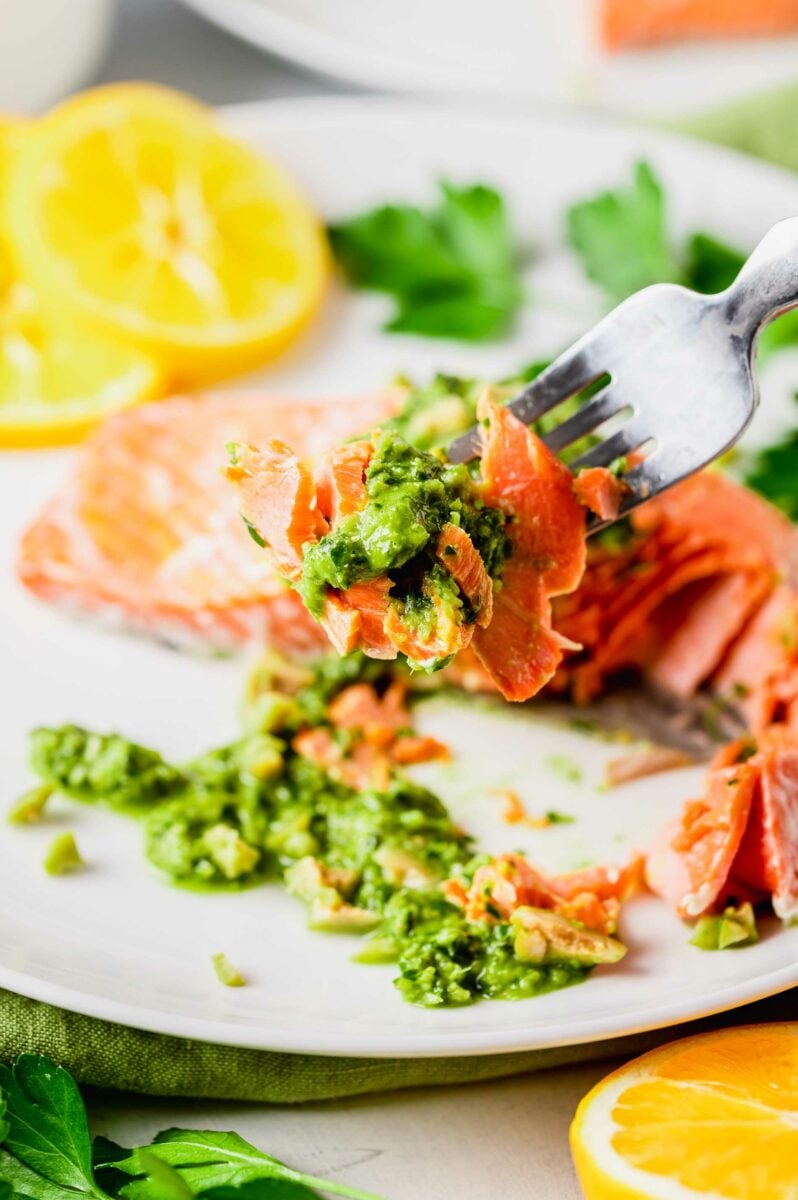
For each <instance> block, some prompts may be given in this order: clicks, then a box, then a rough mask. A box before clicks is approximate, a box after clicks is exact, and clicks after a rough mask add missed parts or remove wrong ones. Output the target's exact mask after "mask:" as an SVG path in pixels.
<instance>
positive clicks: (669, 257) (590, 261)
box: [566, 162, 681, 304]
mask: <svg viewBox="0 0 798 1200" xmlns="http://www.w3.org/2000/svg"><path fill="white" fill-rule="evenodd" d="M566 226H567V231H568V240H569V242H570V244H571V246H572V247H573V249H574V250H575V251H576V253H577V254H578V255H579V257H580V258H581V260H582V266H583V267H584V270H585V274H586V275H587V277H588V279H590V280H592V282H593V283H596V284H598V286H599V287H601V288H602V289H603V290H604V291H605V292H606V293H607V296H608V297H609V299H610V300H612V301H613V303H616V304H617V303H619V302H620V301H621V300H625V299H626V297H627V296H629V295H630V294H631V293H632V292H636V291H639V289H640V288H643V287H647V286H648V285H649V284H650V283H662V282H666V281H674V282H675V281H677V280H679V279H680V277H681V271H680V267H679V263H678V261H677V259H676V257H675V256H674V254H673V252H672V250H671V247H670V244H669V240H668V231H667V226H666V220H665V197H664V193H663V190H662V186H661V184H660V182H659V180H658V179H657V177H656V176H655V174H654V172H653V170H652V169H651V167H650V166H649V165H648V163H645V162H640V163H637V165H636V166H635V170H634V178H633V180H632V183H631V185H630V186H628V187H621V188H617V189H615V190H613V191H606V192H600V193H599V195H597V196H594V197H592V198H591V199H587V200H582V201H580V202H579V203H577V204H573V205H571V207H570V208H569V209H568V211H567V213H566Z"/></svg>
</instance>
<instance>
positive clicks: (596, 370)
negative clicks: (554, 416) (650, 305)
mask: <svg viewBox="0 0 798 1200" xmlns="http://www.w3.org/2000/svg"><path fill="white" fill-rule="evenodd" d="M604 373H605V368H604V367H603V366H602V365H600V359H599V354H598V353H597V343H596V333H595V331H593V333H590V334H587V335H586V336H585V337H583V338H581V339H580V340H579V341H578V342H576V343H575V345H573V346H571V347H570V349H568V350H566V351H564V353H562V354H561V355H560V356H559V358H556V359H555V360H554V362H553V363H551V365H550V366H548V367H546V370H545V371H541V373H540V375H538V376H537V378H536V379H533V380H532V382H531V383H530V384H528V385H527V387H525V388H524V390H523V391H522V392H521V393H520V395H518V396H516V398H515V399H514V400H511V401H510V403H509V405H508V408H509V409H510V411H511V412H512V413H513V414H514V415H515V416H516V417H518V419H519V421H523V422H524V424H525V425H531V424H533V423H534V422H535V421H538V420H539V419H540V418H541V417H542V416H545V414H546V413H547V412H549V411H550V410H551V409H552V408H555V407H556V406H557V405H558V404H561V403H562V402H563V400H567V399H568V397H569V396H573V395H574V394H575V393H576V392H579V391H581V390H582V388H586V387H588V385H589V384H591V383H594V382H595V380H597V379H600V378H601V376H602V375H603V374H604ZM479 452H480V437H479V430H478V429H476V428H474V429H469V431H468V433H464V434H462V436H461V437H459V438H456V439H455V440H454V441H453V442H452V444H451V445H450V446H449V449H448V451H447V454H448V457H449V461H450V462H453V463H463V462H468V461H469V460H470V459H472V458H475V457H476V456H477V455H478V454H479Z"/></svg>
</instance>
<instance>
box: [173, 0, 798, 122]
mask: <svg viewBox="0 0 798 1200" xmlns="http://www.w3.org/2000/svg"><path fill="white" fill-rule="evenodd" d="M183 2H184V3H185V4H188V5H189V6H190V7H191V8H194V9H196V11H197V12H200V13H202V14H203V15H204V16H206V17H207V18H208V19H209V20H211V21H215V22H216V24H217V25H221V26H222V27H223V28H225V29H228V30H230V31H231V32H232V33H236V34H238V36H239V37H242V38H244V39H245V40H246V41H249V42H252V43H253V44H254V45H256V46H260V47H261V48H262V49H264V50H269V51H272V52H273V53H274V54H279V55H281V56H282V57H283V58H286V59H289V60H291V61H292V62H297V63H300V64H301V65H302V66H305V67H310V68H311V69H312V70H315V71H321V72H324V73H325V74H327V75H331V76H334V77H336V78H338V79H343V80H348V81H350V82H351V83H357V84H363V85H365V86H367V87H372V88H378V89H381V90H383V91H385V90H388V91H402V92H408V91H409V92H421V93H427V94H429V93H433V92H436V93H440V92H443V93H446V94H447V95H452V96H467V95H471V96H473V95H480V96H493V97H497V98H501V99H504V100H507V99H510V98H516V99H521V100H546V101H560V102H562V101H577V102H582V103H588V104H591V105H595V106H596V107H600V108H604V109H611V110H613V111H617V112H623V113H629V114H630V115H633V116H635V117H660V118H665V119H667V118H669V117H677V116H682V115H687V114H690V113H694V112H699V111H701V110H702V109H705V108H709V107H712V106H713V105H718V104H721V103H723V102H725V101H729V100H733V99H736V98H738V97H740V96H744V95H751V94H753V93H754V92H756V91H765V90H767V89H768V88H773V87H776V86H778V85H779V84H780V83H787V82H792V81H793V80H794V78H795V74H796V64H798V37H794V36H784V37H776V38H752V39H750V40H748V41H746V40H743V39H740V40H737V41H722V40H719V41H715V40H713V41H706V42H693V43H684V44H681V43H678V44H674V45H672V46H663V47H662V48H654V49H651V50H639V51H625V52H623V53H614V54H607V53H604V52H603V51H602V50H601V49H600V48H599V46H598V41H597V37H596V28H597V20H596V12H595V7H596V6H595V3H594V0H499V3H498V4H485V3H483V0H433V2H432V3H430V0H334V3H333V2H331V0H328V2H327V3H325V2H324V0H183ZM265 69H266V68H265V67H264V70H265Z"/></svg>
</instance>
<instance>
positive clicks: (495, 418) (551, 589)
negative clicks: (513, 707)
mask: <svg viewBox="0 0 798 1200" xmlns="http://www.w3.org/2000/svg"><path fill="white" fill-rule="evenodd" d="M478 414H479V419H480V422H481V427H482V441H483V447H482V459H481V468H480V469H481V475H482V486H483V494H484V496H485V500H486V502H487V503H488V504H493V505H496V506H497V507H499V508H502V509H503V510H504V511H505V512H506V513H507V514H508V516H509V517H510V518H511V521H510V523H509V524H508V526H507V535H508V537H509V538H510V542H511V544H512V553H511V554H510V557H509V558H508V560H507V562H506V563H505V565H504V570H503V573H502V579H501V588H500V589H499V590H498V592H497V593H496V594H495V596H494V600H493V614H492V619H491V622H490V624H489V625H488V626H487V627H486V628H478V629H476V631H475V633H474V640H473V647H474V652H475V653H476V656H477V658H478V659H479V661H480V662H481V663H482V665H483V667H484V668H485V670H486V671H487V673H488V675H489V676H490V678H491V679H492V680H493V682H494V683H495V684H496V687H497V688H498V689H499V691H500V692H501V693H502V695H504V696H505V697H506V698H507V699H508V700H527V699H529V697H530V696H534V695H536V694H537V692H539V691H540V689H541V688H542V687H543V686H544V685H545V684H547V683H548V682H549V680H550V679H552V678H553V676H554V674H555V672H556V670H557V668H558V666H559V665H560V662H561V661H562V657H563V652H564V651H565V650H574V649H579V645H578V644H577V643H574V642H573V641H570V640H568V639H567V638H565V637H563V636H562V634H561V633H558V632H557V631H556V630H555V629H554V628H553V627H552V619H551V600H552V597H553V596H558V595H563V594H564V593H566V592H573V591H574V590H575V589H576V588H577V587H578V585H579V581H580V580H581V578H582V573H583V571H584V569H585V561H586V553H587V552H586V544H585V539H586V535H585V509H584V508H583V506H582V505H581V504H580V502H579V500H578V498H577V495H576V491H575V489H574V480H573V476H572V475H571V472H570V471H569V470H568V468H567V467H566V466H565V465H564V464H563V463H562V462H561V461H560V460H559V459H558V458H556V457H555V456H554V455H553V454H552V453H551V451H550V450H548V449H547V447H546V446H545V445H544V443H543V442H542V441H541V440H540V438H538V437H536V436H535V434H534V433H533V432H532V431H531V430H530V429H528V428H527V427H526V426H525V425H523V424H522V423H521V422H520V421H519V420H518V418H517V417H515V416H514V415H513V414H512V413H511V412H510V410H509V409H508V408H504V407H503V406H502V405H500V404H497V403H496V402H495V401H493V400H491V398H490V397H489V396H485V397H483V398H482V400H481V401H480V405H479V410H478Z"/></svg>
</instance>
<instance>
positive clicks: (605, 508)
mask: <svg viewBox="0 0 798 1200" xmlns="http://www.w3.org/2000/svg"><path fill="white" fill-rule="evenodd" d="M628 490H629V489H628V488H627V487H626V485H625V484H624V483H623V482H622V481H621V480H620V479H618V477H617V476H616V475H613V473H612V472H611V471H608V470H607V468H606V467H586V468H585V469H584V470H582V471H580V472H579V473H578V474H577V476H576V478H575V479H574V491H575V492H576V495H577V499H578V500H579V503H580V504H583V505H584V506H585V508H587V509H589V510H590V512H592V513H595V515H596V516H597V517H600V518H601V520H602V521H614V520H615V518H616V517H617V516H618V513H619V512H620V511H621V502H622V501H623V498H624V496H625V495H626V493H627V492H628Z"/></svg>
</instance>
